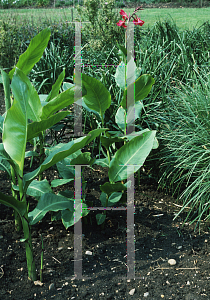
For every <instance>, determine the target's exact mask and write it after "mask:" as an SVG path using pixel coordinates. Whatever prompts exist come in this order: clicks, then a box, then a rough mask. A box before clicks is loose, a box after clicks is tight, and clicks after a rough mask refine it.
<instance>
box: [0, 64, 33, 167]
mask: <svg viewBox="0 0 210 300" xmlns="http://www.w3.org/2000/svg"><path fill="white" fill-rule="evenodd" d="M20 72H21V71H20V70H18V69H16V71H15V73H14V76H13V79H12V83H11V87H12V92H13V95H14V101H13V104H12V106H11V107H10V109H8V111H7V113H6V117H5V119H4V125H3V145H4V149H5V150H6V152H7V153H8V154H9V156H10V157H11V158H12V160H13V161H14V162H15V163H16V164H17V165H18V167H19V169H21V170H22V169H23V165H24V158H25V149H26V142H27V125H28V116H27V103H28V98H29V93H28V86H27V85H26V84H25V82H23V81H22V80H21V78H20Z"/></svg>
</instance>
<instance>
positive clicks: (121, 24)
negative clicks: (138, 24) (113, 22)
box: [117, 9, 128, 28]
mask: <svg viewBox="0 0 210 300" xmlns="http://www.w3.org/2000/svg"><path fill="white" fill-rule="evenodd" d="M120 14H121V16H122V17H123V20H124V21H122V20H120V21H119V22H118V23H117V26H122V27H124V28H127V26H126V25H125V21H126V20H127V19H128V15H127V14H126V12H124V10H122V9H121V11H120Z"/></svg>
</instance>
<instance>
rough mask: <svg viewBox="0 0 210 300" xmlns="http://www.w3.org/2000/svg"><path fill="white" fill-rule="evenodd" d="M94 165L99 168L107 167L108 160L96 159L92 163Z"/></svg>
mask: <svg viewBox="0 0 210 300" xmlns="http://www.w3.org/2000/svg"><path fill="white" fill-rule="evenodd" d="M94 165H99V166H102V167H106V168H107V167H109V161H108V158H107V157H105V158H98V159H96V160H95V161H94Z"/></svg>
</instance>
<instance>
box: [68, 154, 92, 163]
mask: <svg viewBox="0 0 210 300" xmlns="http://www.w3.org/2000/svg"><path fill="white" fill-rule="evenodd" d="M94 160H95V159H94V158H92V157H91V153H89V152H84V153H81V154H80V155H78V156H77V157H75V158H73V159H72V160H71V165H90V166H91V165H92V164H93V162H94Z"/></svg>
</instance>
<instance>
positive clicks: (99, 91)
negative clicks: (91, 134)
mask: <svg viewBox="0 0 210 300" xmlns="http://www.w3.org/2000/svg"><path fill="white" fill-rule="evenodd" d="M82 85H84V87H85V89H86V91H87V94H86V95H84V97H83V100H84V103H85V104H86V105H87V107H88V108H90V109H91V110H93V111H96V112H98V113H99V114H100V116H101V119H103V115H104V113H105V111H106V110H107V109H108V108H109V107H110V105H111V95H110V93H109V91H108V90H107V89H106V88H105V86H104V85H103V84H102V83H101V82H100V81H99V80H97V79H95V78H93V77H90V76H87V75H86V74H82Z"/></svg>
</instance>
